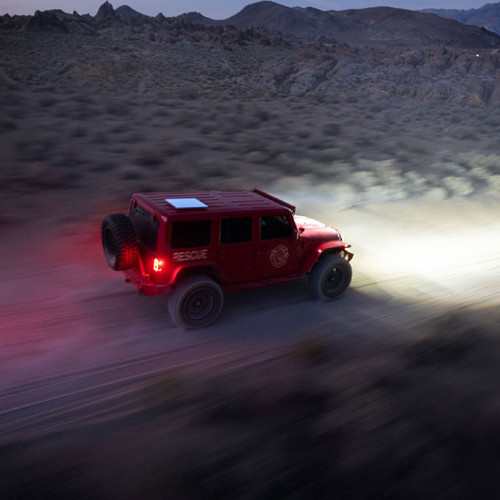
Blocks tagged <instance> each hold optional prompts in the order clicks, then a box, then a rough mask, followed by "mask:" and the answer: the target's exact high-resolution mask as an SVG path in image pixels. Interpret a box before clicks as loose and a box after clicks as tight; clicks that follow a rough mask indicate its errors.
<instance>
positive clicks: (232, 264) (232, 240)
mask: <svg viewBox="0 0 500 500" xmlns="http://www.w3.org/2000/svg"><path fill="white" fill-rule="evenodd" d="M252 236H253V228H252V217H250V216H243V217H241V216H240V217H222V218H221V219H220V236H219V262H220V264H221V265H222V267H223V268H224V271H225V273H226V275H227V279H228V283H227V284H236V283H244V282H247V281H252V280H253V279H254V278H253V269H254V266H255V243H254V242H253V239H255V238H252Z"/></svg>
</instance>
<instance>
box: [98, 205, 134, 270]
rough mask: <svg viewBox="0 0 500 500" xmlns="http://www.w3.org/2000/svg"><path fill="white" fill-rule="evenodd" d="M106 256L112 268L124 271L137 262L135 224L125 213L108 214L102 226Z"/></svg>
mask: <svg viewBox="0 0 500 500" xmlns="http://www.w3.org/2000/svg"><path fill="white" fill-rule="evenodd" d="M101 237H102V247H103V249H104V256H105V257H106V261H107V262H108V264H109V267H111V269H114V270H115V271H124V270H125V269H130V268H131V267H134V266H135V264H136V263H137V258H138V254H139V251H138V248H137V242H136V239H135V231H134V226H132V222H130V219H129V218H128V217H127V216H126V215H124V214H111V215H106V217H104V220H103V221H102V226H101Z"/></svg>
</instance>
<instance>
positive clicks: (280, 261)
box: [270, 245, 288, 267]
mask: <svg viewBox="0 0 500 500" xmlns="http://www.w3.org/2000/svg"><path fill="white" fill-rule="evenodd" d="M270 259H271V266H273V267H283V266H284V265H285V264H286V261H287V260H288V248H287V247H286V246H285V245H278V246H277V247H276V248H275V249H274V250H273V251H272V252H271V256H270Z"/></svg>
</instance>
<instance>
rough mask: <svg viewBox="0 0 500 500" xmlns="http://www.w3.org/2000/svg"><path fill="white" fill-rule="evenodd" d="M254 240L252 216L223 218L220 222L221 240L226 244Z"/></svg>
mask: <svg viewBox="0 0 500 500" xmlns="http://www.w3.org/2000/svg"><path fill="white" fill-rule="evenodd" d="M251 240H252V218H251V217H233V218H230V219H222V220H221V223H220V242H221V243H222V244H224V245H226V244H229V243H246V242H248V241H251Z"/></svg>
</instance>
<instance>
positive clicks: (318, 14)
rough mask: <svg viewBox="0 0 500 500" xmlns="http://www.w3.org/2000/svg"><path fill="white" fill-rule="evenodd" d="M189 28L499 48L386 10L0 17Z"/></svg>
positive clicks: (458, 29)
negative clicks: (219, 16)
mask: <svg viewBox="0 0 500 500" xmlns="http://www.w3.org/2000/svg"><path fill="white" fill-rule="evenodd" d="M499 5H500V4H499ZM485 12H486V11H485ZM488 12H490V11H489V10H488V11H487V12H486V14H485V15H487V14H488ZM448 17H449V16H448ZM497 18H498V13H497ZM188 25H196V26H203V27H205V28H217V27H218V28H222V27H227V26H232V27H235V28H237V29H239V30H247V29H258V30H260V31H261V32H265V33H267V34H268V35H271V36H276V35H277V36H280V37H283V38H285V39H287V40H295V41H301V42H307V43H310V42H317V41H319V42H323V43H330V44H334V43H346V44H349V45H357V46H372V47H376V46H403V47H422V46H425V47H436V46H442V45H446V46H448V47H463V48H498V47H500V36H498V35H497V34H494V33H491V32H488V31H487V30H485V29H484V28H480V27H478V26H466V25H464V24H461V23H457V22H456V21H453V20H451V19H445V18H444V17H442V16H437V15H435V14H430V13H424V12H414V11H410V10H404V9H394V8H389V7H377V8H371V9H359V10H345V11H322V10H318V9H314V8H301V7H294V8H290V7H285V6H283V5H280V4H277V3H274V2H268V1H264V2H258V3H254V4H251V5H248V6H247V7H245V8H244V9H243V10H242V11H241V12H239V13H238V14H236V15H234V16H232V17H230V18H228V19H225V20H222V21H215V20H212V19H209V18H207V17H204V16H202V15H201V14H199V13H196V12H192V13H188V14H184V15H182V16H178V17H174V18H166V17H165V16H163V15H162V14H158V16H156V17H150V16H146V15H144V14H141V13H139V12H137V11H135V10H134V9H132V8H130V7H128V6H126V5H125V6H121V7H119V8H117V9H116V10H115V9H114V8H113V6H112V5H111V4H110V3H109V2H105V3H104V4H103V5H101V7H100V8H99V10H98V12H97V14H96V15H95V16H90V15H88V14H87V15H83V16H82V15H80V14H78V13H77V12H73V14H67V13H65V12H63V11H61V10H49V11H44V12H41V11H36V12H35V14H34V15H33V16H12V17H11V16H9V15H8V14H6V15H4V16H3V17H0V30H1V29H3V30H10V31H12V30H14V31H27V32H37V31H45V32H53V33H71V32H72V33H86V34H92V35H97V34H98V33H99V32H100V31H102V30H103V29H109V28H111V27H115V28H120V27H132V28H142V29H144V28H146V29H147V30H149V31H150V32H153V33H161V32H165V31H169V30H171V29H172V28H174V29H177V28H178V27H179V26H181V27H183V28H185V27H187V26H188Z"/></svg>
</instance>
